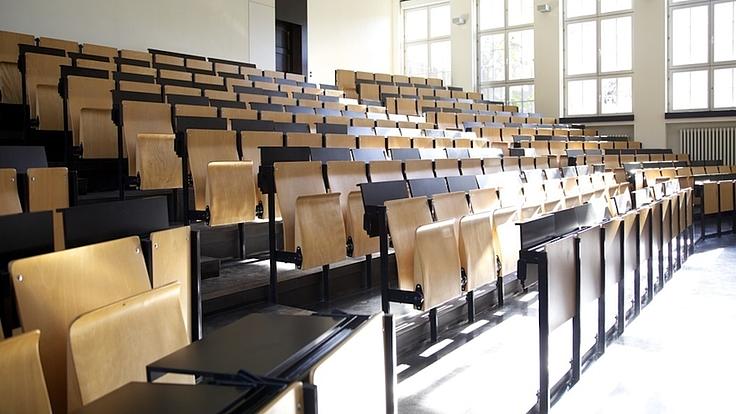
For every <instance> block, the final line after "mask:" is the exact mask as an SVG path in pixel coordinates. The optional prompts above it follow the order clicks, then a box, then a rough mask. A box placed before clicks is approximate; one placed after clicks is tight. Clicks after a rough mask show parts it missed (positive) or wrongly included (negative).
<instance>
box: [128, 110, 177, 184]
mask: <svg viewBox="0 0 736 414" xmlns="http://www.w3.org/2000/svg"><path fill="white" fill-rule="evenodd" d="M122 111H123V140H124V141H125V148H126V151H125V152H126V155H127V157H128V171H138V163H137V158H136V154H137V153H136V146H137V144H138V136H139V135H140V134H173V133H174V131H173V129H172V127H171V105H169V104H165V103H154V102H136V101H123V103H122ZM141 168H144V165H143V164H141Z"/></svg>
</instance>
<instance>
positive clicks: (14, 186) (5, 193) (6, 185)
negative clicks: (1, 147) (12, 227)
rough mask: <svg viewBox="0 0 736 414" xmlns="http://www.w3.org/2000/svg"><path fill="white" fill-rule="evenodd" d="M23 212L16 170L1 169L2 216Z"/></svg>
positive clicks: (0, 204) (0, 196)
mask: <svg viewBox="0 0 736 414" xmlns="http://www.w3.org/2000/svg"><path fill="white" fill-rule="evenodd" d="M22 212H23V209H22V208H21V204H20V197H19V196H18V180H17V177H16V173H15V168H0V215H8V214H19V213H22Z"/></svg>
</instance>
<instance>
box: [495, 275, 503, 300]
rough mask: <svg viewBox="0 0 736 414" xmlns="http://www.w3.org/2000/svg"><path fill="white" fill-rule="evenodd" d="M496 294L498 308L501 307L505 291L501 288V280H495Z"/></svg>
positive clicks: (500, 278)
mask: <svg viewBox="0 0 736 414" xmlns="http://www.w3.org/2000/svg"><path fill="white" fill-rule="evenodd" d="M496 294H497V295H498V306H499V307H501V306H503V302H504V297H503V296H504V294H505V289H504V287H503V278H502V277H499V278H498V279H496Z"/></svg>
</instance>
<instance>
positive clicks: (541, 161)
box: [534, 157, 550, 169]
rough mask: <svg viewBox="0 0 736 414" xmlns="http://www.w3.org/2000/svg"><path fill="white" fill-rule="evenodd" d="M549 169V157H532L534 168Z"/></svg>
mask: <svg viewBox="0 0 736 414" xmlns="http://www.w3.org/2000/svg"><path fill="white" fill-rule="evenodd" d="M549 167H550V165H549V157H534V168H536V169H547V168H549Z"/></svg>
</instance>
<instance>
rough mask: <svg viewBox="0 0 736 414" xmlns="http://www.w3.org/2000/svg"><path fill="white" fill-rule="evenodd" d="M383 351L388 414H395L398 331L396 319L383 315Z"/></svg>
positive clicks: (389, 315)
mask: <svg viewBox="0 0 736 414" xmlns="http://www.w3.org/2000/svg"><path fill="white" fill-rule="evenodd" d="M383 351H384V357H385V358H384V359H385V363H384V368H385V372H386V414H394V413H395V412H396V411H397V410H396V402H397V401H396V393H395V390H396V329H395V327H394V317H393V315H391V314H385V315H383Z"/></svg>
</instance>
